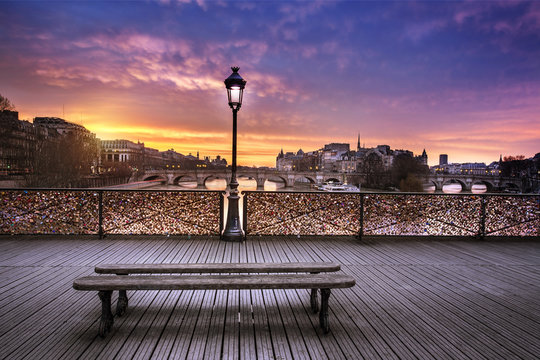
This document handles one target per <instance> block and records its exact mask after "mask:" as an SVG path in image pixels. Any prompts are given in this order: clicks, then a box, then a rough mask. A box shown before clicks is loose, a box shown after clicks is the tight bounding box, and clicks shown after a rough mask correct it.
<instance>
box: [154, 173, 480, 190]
mask: <svg viewBox="0 0 540 360" xmlns="http://www.w3.org/2000/svg"><path fill="white" fill-rule="evenodd" d="M226 188H227V180H225V179H209V180H207V181H206V186H205V187H204V188H201V187H197V183H196V182H195V181H186V182H182V183H180V184H179V185H157V186H155V187H152V188H151V189H163V190H195V189H207V190H217V191H219V190H225V189H226ZM238 189H239V190H240V191H251V190H257V181H256V180H255V179H249V178H244V177H240V178H238ZM264 190H265V191H277V190H280V191H289V190H290V191H313V190H315V189H313V188H312V187H311V186H310V184H309V183H296V184H295V185H294V187H293V188H285V184H284V183H280V182H275V181H271V180H266V182H265V183H264ZM486 190H487V188H486V186H485V185H481V184H477V185H473V187H472V193H473V194H481V193H485V192H486ZM374 191H377V190H374ZM424 191H425V192H427V193H433V192H435V186H434V185H431V186H426V187H424ZM443 192H444V193H448V194H458V193H460V192H461V185H460V184H448V185H445V186H443Z"/></svg>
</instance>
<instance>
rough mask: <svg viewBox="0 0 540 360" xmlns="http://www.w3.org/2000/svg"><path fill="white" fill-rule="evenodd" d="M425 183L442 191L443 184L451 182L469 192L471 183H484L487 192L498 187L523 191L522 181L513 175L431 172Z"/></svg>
mask: <svg viewBox="0 0 540 360" xmlns="http://www.w3.org/2000/svg"><path fill="white" fill-rule="evenodd" d="M424 181H425V183H426V184H433V185H435V191H442V188H443V186H445V185H449V184H452V183H458V184H460V185H461V191H464V192H470V191H471V189H472V186H473V185H479V184H482V185H485V186H486V188H487V192H492V191H494V190H500V189H514V190H516V191H519V192H521V191H523V189H522V187H523V185H522V182H521V179H519V178H513V177H500V176H492V175H473V174H470V175H457V174H456V175H450V174H445V175H441V174H432V175H429V176H426V177H425V180H424Z"/></svg>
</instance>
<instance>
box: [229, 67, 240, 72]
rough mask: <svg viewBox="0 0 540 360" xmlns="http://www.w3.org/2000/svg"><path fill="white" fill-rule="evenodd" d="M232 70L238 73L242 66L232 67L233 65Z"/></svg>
mask: <svg viewBox="0 0 540 360" xmlns="http://www.w3.org/2000/svg"><path fill="white" fill-rule="evenodd" d="M231 70H232V71H233V72H235V73H237V72H238V70H240V66H232V67H231Z"/></svg>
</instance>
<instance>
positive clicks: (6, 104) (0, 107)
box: [0, 94, 15, 111]
mask: <svg viewBox="0 0 540 360" xmlns="http://www.w3.org/2000/svg"><path fill="white" fill-rule="evenodd" d="M4 110H11V111H14V110H15V105H13V103H12V102H11V101H9V99H8V98H6V97H3V96H2V94H0V111H4Z"/></svg>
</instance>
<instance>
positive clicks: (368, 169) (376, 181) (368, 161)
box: [361, 153, 385, 188]
mask: <svg viewBox="0 0 540 360" xmlns="http://www.w3.org/2000/svg"><path fill="white" fill-rule="evenodd" d="M361 169H362V173H363V175H364V176H365V179H366V182H365V185H366V186H367V187H371V188H381V187H383V185H384V178H385V176H384V165H383V161H382V158H381V156H380V155H378V154H376V153H370V154H368V155H367V156H366V157H365V158H364V161H363V162H362V166H361Z"/></svg>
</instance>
